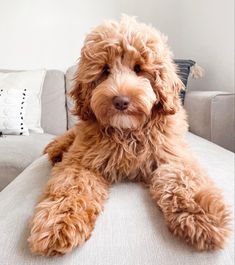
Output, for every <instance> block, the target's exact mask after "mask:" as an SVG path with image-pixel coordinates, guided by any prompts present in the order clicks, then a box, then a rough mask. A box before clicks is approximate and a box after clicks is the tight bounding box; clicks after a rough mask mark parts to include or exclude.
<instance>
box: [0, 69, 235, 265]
mask: <svg viewBox="0 0 235 265" xmlns="http://www.w3.org/2000/svg"><path fill="white" fill-rule="evenodd" d="M73 73H74V67H71V68H69V69H68V70H67V72H66V74H64V73H63V72H61V71H58V70H49V71H47V74H46V78H45V81H44V87H43V92H42V120H41V122H42V127H43V129H44V134H31V135H30V136H3V137H0V190H1V192H0V237H1V240H0V261H1V264H3V265H8V264H9V265H13V264H15V265H29V264H30V265H39V264H43V265H45V264H53V265H54V264H56V265H57V264H59V265H60V264H61V265H62V264H63V265H75V264H81V265H88V264H89V265H106V264H107V265H110V264H113V265H122V264H123V265H124V264H126V265H132V264H133V265H134V264H136V265H137V264H139V265H145V264H146V265H152V264H161V265H171V264H174V265H184V264H185V265H186V264H191V265H195V264H201V265H203V264H205V265H212V264H213V265H222V264H226V265H232V264H234V263H233V262H234V251H233V236H232V234H231V236H230V238H229V240H228V242H227V244H226V246H225V248H224V250H220V251H216V252H197V251H195V250H194V249H192V248H191V247H189V246H187V245H186V244H185V243H184V242H182V241H180V240H178V239H177V238H175V237H174V236H173V235H172V234H171V233H170V232H169V231H168V230H167V227H166V225H165V223H164V220H163V217H162V214H161V212H160V211H159V209H157V207H155V205H154V204H153V203H152V202H151V200H150V196H149V194H148V192H147V190H146V189H145V188H144V187H142V186H141V185H137V184H133V183H121V184H117V185H114V186H113V188H112V189H111V191H110V198H109V200H108V202H107V203H106V205H105V211H104V213H103V214H102V215H101V216H100V217H99V218H98V221H97V225H96V227H95V229H94V232H93V236H92V237H91V238H90V239H89V240H88V241H87V242H86V243H85V244H84V246H82V247H79V248H77V249H75V250H74V251H73V252H72V253H70V254H67V255H65V256H63V257H54V258H45V257H38V256H34V255H32V254H31V253H30V252H29V249H28V245H27V237H28V235H29V229H28V223H29V220H30V216H31V215H32V212H33V208H34V206H35V204H36V201H37V198H38V196H39V195H40V193H41V191H42V189H43V187H44V185H45V184H46V182H47V180H48V177H49V174H50V170H51V166H50V164H49V163H48V161H47V157H46V155H44V156H42V150H43V149H44V147H45V145H46V144H47V143H49V142H50V141H51V140H52V139H53V138H54V137H55V136H56V135H58V134H61V133H63V132H64V131H66V130H67V129H68V128H70V127H72V126H73V124H74V122H76V119H75V118H74V117H73V116H71V114H70V112H69V110H70V109H71V107H72V102H71V101H70V100H69V99H68V98H67V97H66V92H67V91H68V90H69V88H70V86H71V82H72V81H71V80H72V76H73ZM233 102H234V95H233V94H229V93H226V92H209V91H203V92H202V91H194V92H187V93H186V97H185V108H186V111H187V112H188V119H189V124H190V132H188V134H187V138H188V141H189V143H190V146H191V148H192V151H193V152H194V155H195V156H196V158H197V159H198V160H199V162H200V163H201V164H202V166H203V167H204V168H205V169H206V170H207V171H208V173H209V175H210V176H211V177H212V178H213V180H214V181H215V182H216V184H217V185H218V186H219V187H221V189H222V191H223V192H224V195H225V199H226V200H227V202H228V203H229V204H230V205H232V206H233V205H234V200H233V197H234V190H233V183H234V153H233V152H231V151H234V134H233V131H234V112H233V108H234V105H233ZM52 110H53V111H52ZM198 135H199V136H198ZM208 140H209V141H208ZM212 142H214V143H212ZM215 143H217V144H219V145H221V146H223V147H225V148H227V149H230V150H231V151H229V150H227V149H225V148H223V147H221V146H219V145H217V144H215ZM231 209H233V207H231Z"/></svg>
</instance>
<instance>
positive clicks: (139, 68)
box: [134, 64, 142, 74]
mask: <svg viewBox="0 0 235 265" xmlns="http://www.w3.org/2000/svg"><path fill="white" fill-rule="evenodd" d="M141 71H142V69H141V66H140V65H139V64H136V65H135V66H134V72H135V73H136V74H139V73H140V72H141Z"/></svg>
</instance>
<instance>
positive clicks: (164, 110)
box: [29, 17, 229, 255]
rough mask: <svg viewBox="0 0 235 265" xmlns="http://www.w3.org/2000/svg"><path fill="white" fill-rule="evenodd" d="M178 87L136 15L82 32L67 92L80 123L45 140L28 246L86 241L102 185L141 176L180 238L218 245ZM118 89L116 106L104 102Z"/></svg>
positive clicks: (212, 201) (225, 222) (219, 202)
mask: <svg viewBox="0 0 235 265" xmlns="http://www.w3.org/2000/svg"><path fill="white" fill-rule="evenodd" d="M182 87H183V84H182V82H181V81H180V79H179V77H178V76H177V74H176V66H175V65H174V64H173V62H172V53H171V52H170V50H169V48H168V46H167V44H166V38H165V37H164V36H163V35H162V34H161V33H160V32H158V31H156V30H155V29H153V28H152V27H150V26H146V25H145V24H141V23H137V22H136V20H135V19H134V18H130V17H123V18H122V19H121V22H120V23H117V22H113V21H108V22H106V23H104V24H102V25H101V26H98V27H96V28H95V29H94V30H92V31H91V33H90V34H89V35H88V36H87V38H86V40H85V44H84V47H83V48H82V51H81V58H80V61H79V64H78V68H77V72H76V76H75V83H74V87H73V89H72V91H71V93H70V94H71V96H72V98H73V99H74V101H75V109H74V114H75V115H77V116H79V117H80V122H79V123H78V124H77V125H76V126H75V127H74V128H72V129H70V130H69V131H68V132H66V133H65V134H64V135H62V136H59V137H58V138H56V139H55V140H54V141H53V142H52V143H50V144H49V145H48V146H47V147H46V149H45V153H47V154H48V157H49V159H50V161H51V163H52V164H53V165H54V167H53V169H52V173H51V178H50V180H49V181H48V184H47V186H46V188H45V190H44V193H43V195H42V197H41V199H40V202H39V203H38V205H37V207H36V210H35V213H34V217H33V219H32V228H31V235H30V238H29V242H30V248H31V250H32V252H34V253H39V254H42V255H56V254H64V253H67V252H69V251H71V250H72V249H73V248H74V247H76V246H77V245H81V244H82V243H83V242H84V241H85V240H87V239H88V238H89V237H90V235H91V232H92V229H93V228H94V225H95V221H96V218H97V216H98V215H99V213H100V212H101V211H102V209H103V204H104V202H105V200H106V199H107V197H108V187H109V186H110V184H112V183H114V182H118V181H122V180H125V179H126V180H132V181H141V182H144V183H145V184H146V185H147V186H148V187H149V190H150V194H151V196H152V198H153V200H154V201H155V202H156V204H157V205H158V206H159V207H160V209H161V210H162V212H163V215H164V218H165V220H166V223H167V225H168V227H169V229H170V231H172V233H173V234H175V235H176V236H178V237H181V238H183V239H185V240H186V241H187V242H188V243H190V244H191V245H193V246H194V247H195V248H196V249H198V250H210V249H217V248H222V247H223V246H224V242H225V239H226V237H227V235H228V231H229V212H228V207H227V206H226V204H225V203H224V201H223V198H222V196H221V192H220V191H219V190H218V189H216V188H215V187H214V184H213V183H212V181H211V180H210V179H209V178H208V177H207V175H206V173H205V172H204V171H203V170H202V169H201V168H200V166H199V165H198V163H197V162H196V161H195V160H194V159H193V158H192V154H191V152H190V150H189V148H188V146H187V143H186V142H185V133H186V131H187V128H188V126H187V122H186V115H185V112H184V109H183V108H182V106H181V101H180V99H179V96H178V94H179V91H180V89H181V88H182ZM116 96H126V97H128V98H129V100H130V104H129V106H128V108H127V109H125V110H117V109H116V108H115V107H114V105H113V103H112V101H113V98H114V97H116Z"/></svg>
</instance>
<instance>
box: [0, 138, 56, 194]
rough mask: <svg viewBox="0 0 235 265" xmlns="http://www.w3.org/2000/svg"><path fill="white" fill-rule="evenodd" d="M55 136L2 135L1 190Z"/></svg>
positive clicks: (36, 156)
mask: <svg viewBox="0 0 235 265" xmlns="http://www.w3.org/2000/svg"><path fill="white" fill-rule="evenodd" d="M53 138H54V136H53V135H50V134H30V135H29V136H19V135H7V136H2V137H0V191H1V190H2V189H3V188H4V187H5V186H7V185H8V184H9V183H10V182H11V181H12V180H13V179H14V178H15V177H17V176H18V175H19V174H20V173H21V172H22V171H23V170H24V169H25V168H26V167H27V166H29V165H30V164H31V163H32V162H33V161H34V160H35V159H36V158H38V157H39V156H41V155H42V151H43V149H44V147H45V146H46V145H47V144H48V143H49V142H50V141H51V140H52V139H53Z"/></svg>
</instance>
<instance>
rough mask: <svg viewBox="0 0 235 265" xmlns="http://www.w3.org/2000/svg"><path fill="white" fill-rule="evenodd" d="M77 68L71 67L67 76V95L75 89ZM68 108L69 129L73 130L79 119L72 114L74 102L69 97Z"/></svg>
mask: <svg viewBox="0 0 235 265" xmlns="http://www.w3.org/2000/svg"><path fill="white" fill-rule="evenodd" d="M75 70H76V66H75V65H74V66H71V67H69V68H68V70H67V71H66V74H65V87H66V93H67V94H68V92H69V91H70V90H71V88H72V87H73V78H74V74H75ZM66 98H67V107H68V129H70V128H72V127H73V126H74V124H75V123H77V122H78V117H75V116H74V115H72V114H71V110H72V109H73V106H74V103H73V100H72V99H71V98H70V97H69V96H68V95H67V97H66Z"/></svg>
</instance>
